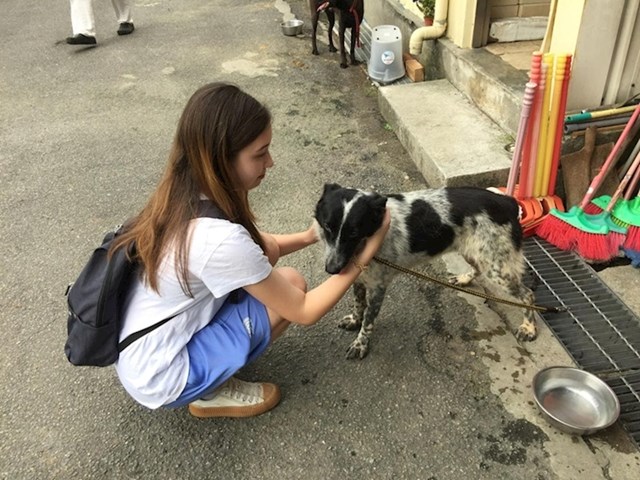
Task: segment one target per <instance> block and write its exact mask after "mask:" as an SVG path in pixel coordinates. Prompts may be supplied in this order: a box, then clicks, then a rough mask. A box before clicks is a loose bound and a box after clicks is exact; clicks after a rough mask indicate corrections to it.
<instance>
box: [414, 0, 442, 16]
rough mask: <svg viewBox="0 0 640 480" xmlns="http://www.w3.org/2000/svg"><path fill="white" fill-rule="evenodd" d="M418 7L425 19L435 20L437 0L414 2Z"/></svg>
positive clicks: (418, 0)
mask: <svg viewBox="0 0 640 480" xmlns="http://www.w3.org/2000/svg"><path fill="white" fill-rule="evenodd" d="M413 1H414V3H415V4H416V7H418V10H420V11H421V12H422V15H423V16H424V17H429V18H433V16H434V14H435V9H436V0H413Z"/></svg>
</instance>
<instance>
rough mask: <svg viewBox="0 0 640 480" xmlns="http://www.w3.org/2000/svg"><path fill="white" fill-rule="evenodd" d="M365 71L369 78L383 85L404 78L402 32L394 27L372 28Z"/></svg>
mask: <svg viewBox="0 0 640 480" xmlns="http://www.w3.org/2000/svg"><path fill="white" fill-rule="evenodd" d="M367 71H368V74H369V78H371V79H372V80H376V81H377V82H379V83H383V84H384V83H390V82H393V81H394V80H397V79H399V78H402V77H404V74H405V71H404V62H403V60H402V32H400V29H399V28H398V27H396V26H395V25H378V26H377V27H374V28H373V30H372V32H371V58H370V59H369V66H368V67H367Z"/></svg>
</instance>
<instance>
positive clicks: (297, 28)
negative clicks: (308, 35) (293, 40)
mask: <svg viewBox="0 0 640 480" xmlns="http://www.w3.org/2000/svg"><path fill="white" fill-rule="evenodd" d="M302 25H304V22H303V21H302V20H298V19H293V20H287V21H285V22H282V23H281V24H280V26H281V27H282V33H284V34H285V35H287V36H289V37H293V36H295V35H300V34H301V33H302Z"/></svg>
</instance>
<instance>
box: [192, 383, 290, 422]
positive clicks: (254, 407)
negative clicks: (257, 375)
mask: <svg viewBox="0 0 640 480" xmlns="http://www.w3.org/2000/svg"><path fill="white" fill-rule="evenodd" d="M278 402H280V388H279V387H278V386H277V385H274V384H273V383H251V382H244V381H242V380H238V379H237V378H235V377H231V378H230V379H229V380H227V381H226V382H225V383H224V384H223V385H222V386H221V387H220V388H218V390H216V391H215V392H214V393H213V394H212V395H211V396H208V397H205V398H201V399H199V400H196V401H195V402H191V403H190V404H189V413H191V415H193V416H194V417H200V418H210V417H255V416H256V415H260V414H263V413H265V412H268V411H269V410H271V409H272V408H273V407H275V406H276V405H278Z"/></svg>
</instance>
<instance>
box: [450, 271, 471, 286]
mask: <svg viewBox="0 0 640 480" xmlns="http://www.w3.org/2000/svg"><path fill="white" fill-rule="evenodd" d="M474 278H475V275H474V274H473V273H471V272H467V273H461V274H460V275H453V276H451V277H449V284H450V285H456V286H458V287H465V286H467V285H469V284H470V283H471V282H472V281H473V279H474Z"/></svg>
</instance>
